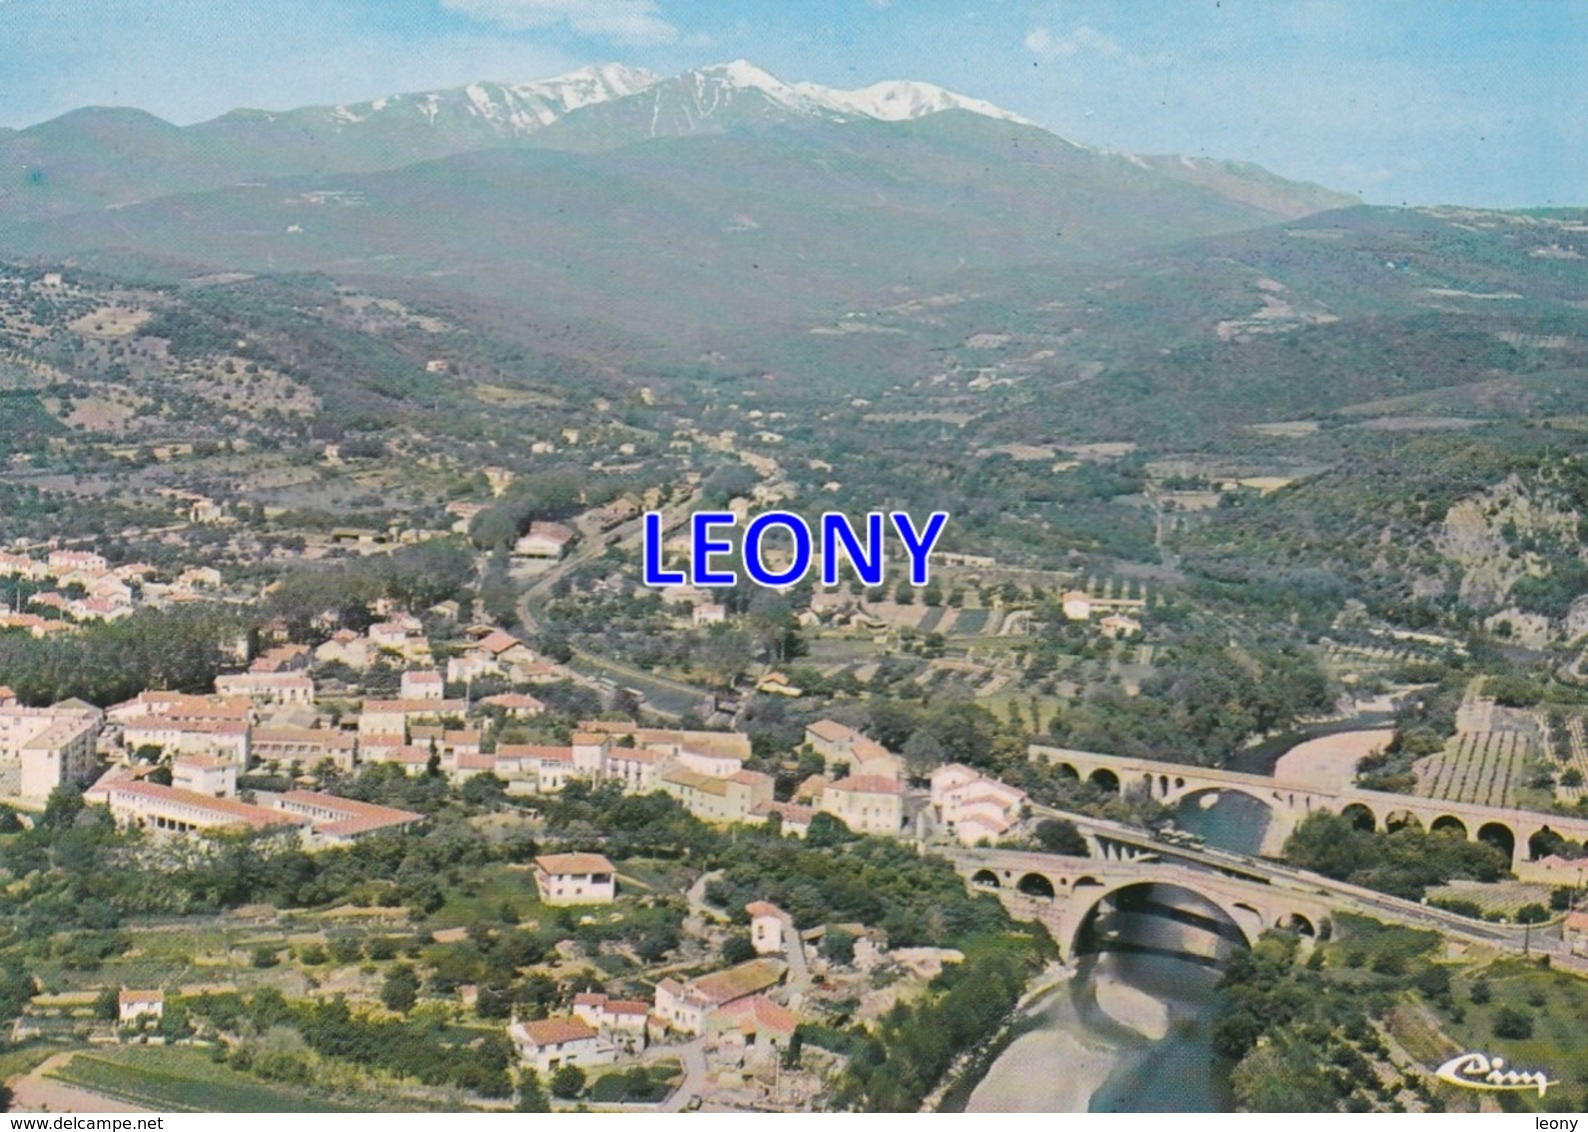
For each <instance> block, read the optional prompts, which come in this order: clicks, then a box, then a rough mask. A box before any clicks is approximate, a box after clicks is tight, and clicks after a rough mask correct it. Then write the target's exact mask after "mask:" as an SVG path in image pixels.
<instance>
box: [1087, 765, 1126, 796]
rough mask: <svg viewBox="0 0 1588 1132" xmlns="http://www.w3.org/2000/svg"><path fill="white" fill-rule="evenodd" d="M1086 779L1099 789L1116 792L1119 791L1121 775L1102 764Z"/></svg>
mask: <svg viewBox="0 0 1588 1132" xmlns="http://www.w3.org/2000/svg"><path fill="white" fill-rule="evenodd" d="M1086 780H1087V781H1088V782H1090V783H1091V784H1092V785H1093V786H1096V787H1097V788H1098V789H1099V790H1110V791H1113V792H1114V793H1118V792H1119V775H1118V774H1116V773H1114V771H1112V770H1110V769H1109V768H1108V767H1106V766H1100V767H1098V768H1097V769H1096V770H1094V771H1092V773H1091V774H1090V775H1088V776H1087V779H1086Z"/></svg>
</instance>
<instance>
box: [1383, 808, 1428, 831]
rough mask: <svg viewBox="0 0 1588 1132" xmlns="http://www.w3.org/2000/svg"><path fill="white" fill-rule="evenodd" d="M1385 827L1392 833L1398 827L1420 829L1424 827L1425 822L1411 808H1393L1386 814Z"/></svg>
mask: <svg viewBox="0 0 1588 1132" xmlns="http://www.w3.org/2000/svg"><path fill="white" fill-rule="evenodd" d="M1384 828H1385V829H1386V830H1387V831H1389V832H1390V833H1394V832H1395V831H1396V830H1398V829H1417V830H1420V829H1422V828H1423V823H1422V822H1421V821H1419V820H1418V818H1417V815H1416V814H1414V813H1412V811H1410V810H1391V811H1390V812H1389V813H1387V814H1385V815H1384Z"/></svg>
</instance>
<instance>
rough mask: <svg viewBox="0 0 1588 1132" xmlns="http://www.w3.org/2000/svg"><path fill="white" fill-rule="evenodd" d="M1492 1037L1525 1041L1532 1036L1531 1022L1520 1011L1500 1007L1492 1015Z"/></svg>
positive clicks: (1508, 1007)
mask: <svg viewBox="0 0 1588 1132" xmlns="http://www.w3.org/2000/svg"><path fill="white" fill-rule="evenodd" d="M1494 1036H1495V1037H1497V1038H1512V1039H1515V1040H1516V1041H1525V1040H1527V1039H1528V1038H1531V1037H1532V1036H1533V1020H1532V1019H1531V1018H1529V1017H1528V1016H1527V1015H1526V1014H1523V1013H1522V1012H1521V1011H1520V1010H1517V1009H1515V1008H1513V1007H1510V1006H1502V1007H1501V1008H1500V1009H1499V1011H1498V1012H1497V1013H1496V1014H1495V1015H1494Z"/></svg>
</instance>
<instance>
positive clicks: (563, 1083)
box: [551, 1065, 585, 1101]
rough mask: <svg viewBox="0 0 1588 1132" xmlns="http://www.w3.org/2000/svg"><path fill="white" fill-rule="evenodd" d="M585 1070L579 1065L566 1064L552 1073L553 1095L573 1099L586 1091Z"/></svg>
mask: <svg viewBox="0 0 1588 1132" xmlns="http://www.w3.org/2000/svg"><path fill="white" fill-rule="evenodd" d="M584 1081H585V1077H584V1070H583V1069H580V1068H579V1067H578V1066H577V1065H564V1066H563V1067H562V1068H561V1069H559V1070H557V1072H555V1073H553V1074H552V1075H551V1095H552V1096H554V1097H557V1098H559V1099H561V1100H565V1101H571V1100H573V1099H574V1098H575V1097H577V1096H578V1095H579V1094H580V1093H582V1092H584Z"/></svg>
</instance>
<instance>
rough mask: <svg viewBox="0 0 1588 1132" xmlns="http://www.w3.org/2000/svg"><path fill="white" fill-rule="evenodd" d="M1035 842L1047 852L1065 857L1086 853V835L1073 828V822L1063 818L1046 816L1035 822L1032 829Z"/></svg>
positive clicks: (1082, 855) (1081, 855)
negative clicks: (1033, 829)
mask: <svg viewBox="0 0 1588 1132" xmlns="http://www.w3.org/2000/svg"><path fill="white" fill-rule="evenodd" d="M1034 832H1035V834H1036V838H1037V843H1038V844H1040V845H1041V846H1042V848H1044V849H1046V850H1047V851H1048V852H1049V853H1060V854H1062V855H1064V856H1066V857H1084V856H1086V855H1087V847H1086V837H1085V835H1084V834H1082V833H1081V831H1080V830H1079V829H1077V828H1075V823H1074V822H1072V821H1068V820H1066V819H1064V818H1047V819H1045V820H1043V821H1040V822H1038V823H1037V828H1036V830H1035V831H1034Z"/></svg>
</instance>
